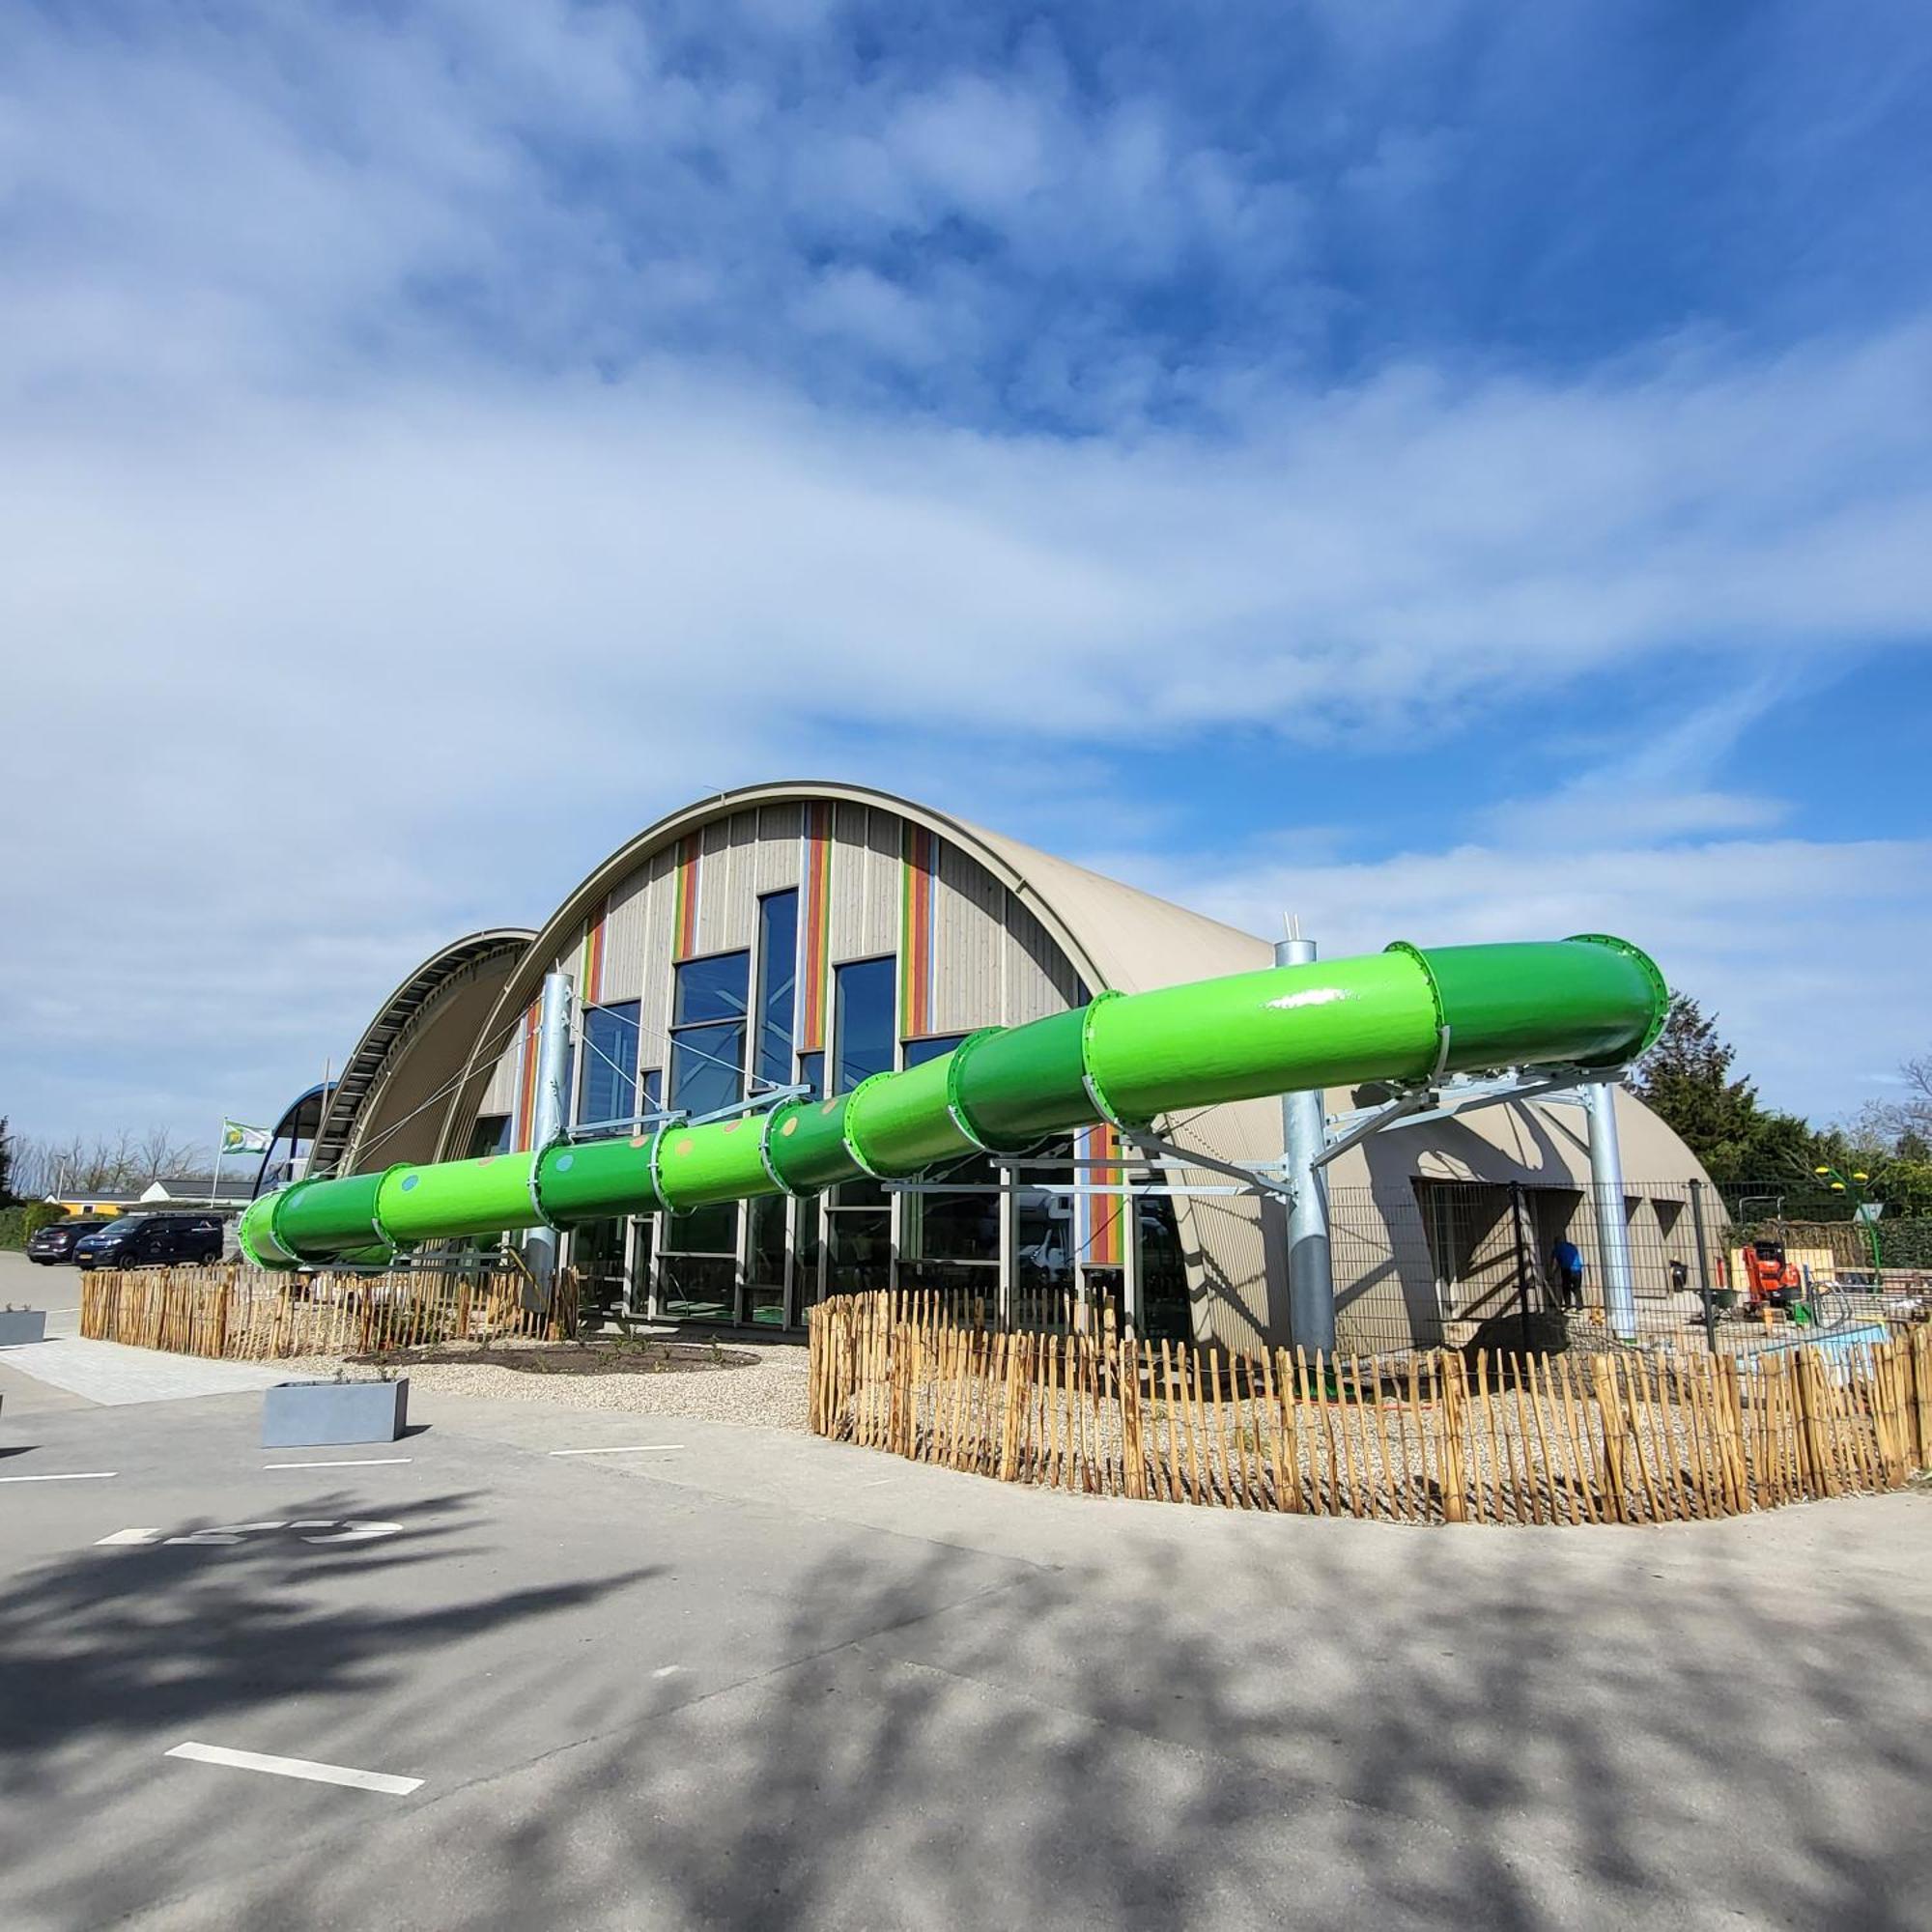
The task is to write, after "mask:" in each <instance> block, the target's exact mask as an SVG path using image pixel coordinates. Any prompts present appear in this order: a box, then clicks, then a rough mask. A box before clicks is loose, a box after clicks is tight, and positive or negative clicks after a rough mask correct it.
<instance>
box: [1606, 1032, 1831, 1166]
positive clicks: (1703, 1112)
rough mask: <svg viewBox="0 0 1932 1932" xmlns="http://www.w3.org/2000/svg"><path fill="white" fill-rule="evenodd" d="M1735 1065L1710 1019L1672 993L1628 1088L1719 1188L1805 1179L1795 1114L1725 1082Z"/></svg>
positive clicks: (1739, 1080) (1806, 1160)
mask: <svg viewBox="0 0 1932 1932" xmlns="http://www.w3.org/2000/svg"><path fill="white" fill-rule="evenodd" d="M1736 1060H1737V1050H1736V1048H1734V1047H1733V1046H1731V1045H1730V1044H1729V1042H1728V1041H1726V1040H1725V1039H1724V1038H1723V1037H1721V1036H1720V1035H1719V1032H1718V1022H1717V1016H1716V1014H1709V1015H1707V1014H1706V1013H1705V1011H1704V1009H1703V1008H1702V1007H1700V1006H1699V1005H1698V1004H1697V1002H1696V1001H1695V1000H1693V999H1692V998H1691V997H1690V994H1688V993H1679V994H1678V995H1677V996H1676V997H1675V998H1674V999H1673V1000H1672V1001H1671V1003H1670V1012H1669V1015H1668V1017H1667V1018H1666V1019H1665V1020H1664V1023H1663V1031H1662V1033H1661V1034H1660V1035H1659V1036H1658V1037H1657V1043H1656V1045H1654V1046H1653V1047H1652V1048H1651V1049H1650V1051H1649V1052H1648V1053H1646V1054H1645V1055H1644V1057H1643V1058H1642V1060H1640V1061H1639V1062H1638V1063H1637V1065H1636V1071H1635V1074H1634V1078H1633V1080H1632V1082H1631V1085H1632V1088H1633V1090H1634V1092H1635V1093H1636V1094H1637V1096H1638V1097H1639V1098H1640V1099H1642V1100H1643V1101H1644V1102H1645V1104H1646V1105H1647V1106H1649V1107H1650V1108H1651V1110H1652V1111H1653V1112H1655V1113H1656V1114H1658V1115H1660V1116H1661V1117H1662V1120H1663V1121H1664V1122H1665V1124H1666V1125H1668V1126H1670V1127H1672V1128H1674V1129H1675V1130H1676V1132H1677V1133H1678V1135H1679V1136H1680V1137H1681V1138H1682V1140H1683V1141H1684V1143H1685V1145H1686V1146H1687V1147H1689V1148H1690V1151H1691V1152H1692V1153H1694V1154H1695V1155H1696V1156H1697V1158H1698V1159H1699V1160H1701V1161H1702V1162H1703V1163H1704V1166H1705V1168H1706V1170H1707V1171H1708V1172H1709V1174H1710V1176H1711V1179H1713V1180H1715V1181H1717V1182H1718V1183H1719V1185H1720V1186H1722V1185H1726V1184H1729V1183H1733V1182H1742V1181H1751V1180H1769V1179H1781V1178H1785V1177H1789V1178H1791V1179H1798V1178H1800V1177H1804V1178H1806V1179H1808V1178H1809V1177H1810V1174H1811V1170H1812V1168H1813V1166H1814V1165H1815V1164H1816V1155H1817V1146H1818V1143H1817V1137H1816V1135H1814V1134H1813V1132H1812V1131H1811V1128H1810V1127H1809V1126H1808V1125H1807V1124H1806V1123H1805V1122H1804V1121H1801V1120H1800V1119H1798V1117H1797V1116H1796V1115H1794V1114H1780V1113H1775V1112H1773V1111H1771V1110H1770V1109H1768V1108H1765V1107H1761V1106H1759V1104H1758V1098H1757V1090H1756V1088H1755V1087H1753V1086H1752V1085H1751V1083H1750V1081H1748V1080H1747V1079H1745V1078H1743V1077H1742V1076H1735V1077H1734V1076H1733V1074H1732V1071H1731V1068H1732V1065H1734V1063H1735V1062H1736Z"/></svg>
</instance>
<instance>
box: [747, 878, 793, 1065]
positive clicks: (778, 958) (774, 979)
mask: <svg viewBox="0 0 1932 1932" xmlns="http://www.w3.org/2000/svg"><path fill="white" fill-rule="evenodd" d="M797 1004H798V894H797V893H796V892H786V893H768V894H766V895H765V896H764V897H763V898H761V899H760V900H759V901H758V1051H757V1056H756V1059H755V1061H754V1063H753V1071H754V1072H755V1073H756V1074H757V1076H758V1078H759V1079H760V1080H763V1081H767V1082H769V1083H770V1084H771V1085H772V1086H774V1087H783V1086H787V1085H789V1084H790V1081H791V1037H792V1015H793V1012H794V1010H795V1009H796V1008H797Z"/></svg>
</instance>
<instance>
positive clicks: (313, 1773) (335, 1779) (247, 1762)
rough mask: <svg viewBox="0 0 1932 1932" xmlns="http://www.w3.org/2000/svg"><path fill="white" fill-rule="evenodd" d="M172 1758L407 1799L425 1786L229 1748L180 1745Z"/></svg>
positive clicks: (404, 1779)
mask: <svg viewBox="0 0 1932 1932" xmlns="http://www.w3.org/2000/svg"><path fill="white" fill-rule="evenodd" d="M164 1755H166V1756H168V1757H187V1758H193V1759H194V1760H195V1762H196V1763H198V1764H225V1765H231V1766H233V1767H234V1769H235V1770H237V1771H266V1772H267V1773H268V1774H269V1775H270V1776H271V1777H305V1778H307V1779H309V1780H310V1782H311V1783H315V1784H350V1785H354V1786H355V1789H356V1790H358V1791H384V1792H387V1793H388V1794H389V1795H390V1796H391V1797H392V1798H403V1797H406V1796H408V1794H409V1793H410V1792H412V1791H413V1790H415V1789H416V1787H417V1786H418V1785H420V1784H421V1783H422V1779H421V1778H419V1777H392V1776H390V1775H389V1774H388V1773H387V1772H386V1771H356V1770H355V1769H354V1768H353V1767H352V1766H350V1765H346V1764H316V1763H315V1762H313V1761H312V1760H311V1759H309V1758H305V1757H270V1756H267V1755H265V1754H264V1753H263V1752H261V1751H244V1750H230V1749H229V1748H228V1747H227V1746H226V1745H198V1744H195V1743H193V1742H191V1741H190V1742H189V1743H187V1744H185V1745H177V1746H176V1747H174V1749H173V1750H171V1751H168V1752H166V1753H164Z"/></svg>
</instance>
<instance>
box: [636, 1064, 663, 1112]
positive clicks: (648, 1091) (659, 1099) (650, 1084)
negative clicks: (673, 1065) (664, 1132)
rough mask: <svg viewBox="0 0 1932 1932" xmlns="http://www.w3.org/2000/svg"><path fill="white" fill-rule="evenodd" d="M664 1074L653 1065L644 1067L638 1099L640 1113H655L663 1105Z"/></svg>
mask: <svg viewBox="0 0 1932 1932" xmlns="http://www.w3.org/2000/svg"><path fill="white" fill-rule="evenodd" d="M664 1086H665V1077H664V1074H663V1073H662V1072H661V1071H660V1070H659V1069H658V1068H657V1067H655V1066H647V1067H645V1068H644V1079H643V1092H642V1096H641V1098H640V1099H639V1103H638V1105H639V1111H640V1112H642V1113H646V1114H655V1113H657V1112H658V1111H659V1110H660V1109H661V1108H662V1107H663V1106H664Z"/></svg>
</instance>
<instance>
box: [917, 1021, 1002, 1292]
mask: <svg viewBox="0 0 1932 1932" xmlns="http://www.w3.org/2000/svg"><path fill="white" fill-rule="evenodd" d="M965 1037H966V1036H965V1035H964V1034H957V1033H955V1034H945V1035H934V1036H933V1037H930V1038H926V1039H909V1040H907V1041H906V1043H905V1064H906V1065H908V1066H923V1065H925V1064H926V1063H927V1062H928V1061H933V1060H938V1059H940V1058H941V1057H942V1056H943V1055H945V1054H949V1053H951V1052H952V1049H953V1048H954V1047H956V1046H957V1045H958V1044H959V1043H960V1041H961V1040H963V1039H964V1038H965ZM999 1178H1000V1177H999V1173H998V1171H997V1170H996V1169H995V1167H994V1166H993V1163H992V1161H991V1159H990V1158H988V1156H986V1155H985V1154H972V1155H969V1156H968V1157H967V1158H966V1159H964V1160H959V1161H954V1162H953V1163H952V1165H950V1166H948V1167H945V1168H939V1169H935V1170H933V1171H932V1172H931V1173H929V1174H924V1175H922V1176H921V1177H920V1179H922V1180H924V1181H927V1182H929V1183H931V1184H933V1185H942V1186H947V1187H965V1186H972V1185H976V1184H979V1183H981V1182H983V1183H984V1184H985V1186H986V1187H987V1188H988V1189H989V1190H991V1189H993V1188H994V1187H996V1186H997V1185H998V1182H999ZM903 1213H904V1222H903V1228H904V1240H903V1242H902V1244H901V1247H902V1259H905V1260H908V1261H914V1262H921V1263H927V1262H971V1263H976V1264H991V1265H997V1264H998V1263H999V1259H1000V1197H999V1195H998V1194H997V1193H994V1192H991V1191H989V1192H987V1193H984V1194H908V1195H906V1196H905V1208H904V1210H903ZM921 1279H922V1282H924V1281H925V1276H924V1275H922V1277H921ZM931 1285H934V1286H937V1285H940V1284H939V1275H938V1271H933V1279H932V1282H931Z"/></svg>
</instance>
